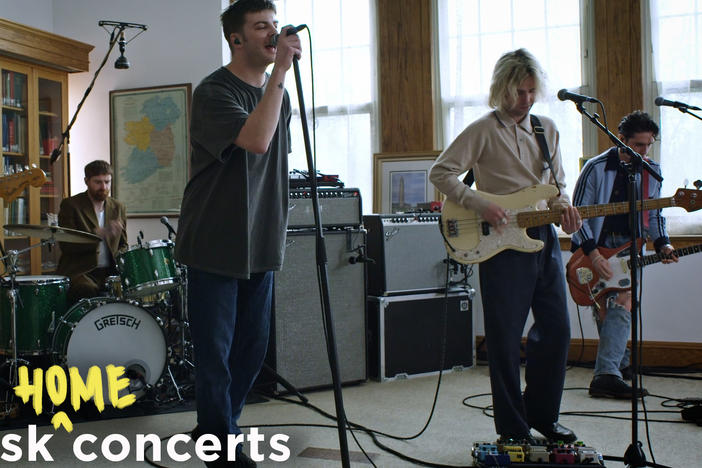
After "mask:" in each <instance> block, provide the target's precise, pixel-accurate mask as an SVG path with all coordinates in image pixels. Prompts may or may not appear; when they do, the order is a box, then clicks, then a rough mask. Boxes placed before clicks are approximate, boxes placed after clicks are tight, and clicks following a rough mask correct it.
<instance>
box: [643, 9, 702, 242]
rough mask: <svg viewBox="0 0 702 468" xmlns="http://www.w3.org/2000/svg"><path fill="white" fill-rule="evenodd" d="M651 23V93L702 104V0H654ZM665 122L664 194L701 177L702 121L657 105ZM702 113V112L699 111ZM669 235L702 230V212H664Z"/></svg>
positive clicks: (662, 123) (661, 149)
mask: <svg viewBox="0 0 702 468" xmlns="http://www.w3.org/2000/svg"><path fill="white" fill-rule="evenodd" d="M649 7H650V15H649V16H650V19H651V21H650V24H649V25H648V26H649V29H648V31H646V34H647V35H648V36H649V37H648V39H649V40H647V41H646V43H648V44H651V47H652V49H653V50H652V60H651V62H650V63H649V64H648V67H647V69H646V70H645V72H646V73H647V77H648V79H647V83H650V86H649V87H648V91H649V95H648V96H646V102H653V100H654V99H655V97H656V96H659V95H660V96H663V97H665V98H666V99H668V100H671V101H682V102H686V103H688V104H691V105H697V106H698V107H702V60H700V59H701V58H702V1H701V0H688V1H677V2H671V1H661V0H650V3H649ZM655 112H656V113H657V114H658V117H659V123H660V127H661V133H660V145H658V146H659V148H658V149H657V154H654V158H655V159H657V160H660V163H661V168H662V171H663V177H664V180H663V188H662V190H661V196H664V197H665V196H672V195H673V194H674V193H675V190H676V189H677V188H679V187H683V186H685V185H687V186H688V188H694V186H693V185H692V183H693V182H694V181H695V180H698V179H702V155H701V154H700V151H699V148H700V147H701V145H702V122H700V121H699V120H698V119H695V118H694V117H693V116H691V115H684V114H683V113H681V112H678V111H677V110H675V109H673V108H671V107H661V108H656V109H655ZM695 114H697V115H698V116H701V117H702V112H699V111H697V112H695ZM664 213H665V216H666V218H667V220H668V231H669V233H670V234H701V233H702V211H697V212H693V213H687V212H685V211H683V210H681V209H667V210H665V211H664Z"/></svg>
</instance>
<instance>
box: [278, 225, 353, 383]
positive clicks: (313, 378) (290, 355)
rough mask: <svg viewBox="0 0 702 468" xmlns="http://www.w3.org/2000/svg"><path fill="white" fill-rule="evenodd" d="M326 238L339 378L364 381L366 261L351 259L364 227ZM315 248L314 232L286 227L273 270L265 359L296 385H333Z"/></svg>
mask: <svg viewBox="0 0 702 468" xmlns="http://www.w3.org/2000/svg"><path fill="white" fill-rule="evenodd" d="M324 239H325V244H326V247H327V273H328V275H327V276H328V278H329V298H330V303H331V313H332V321H333V322H334V334H335V337H336V349H337V357H338V364H339V371H340V376H341V381H342V383H351V382H358V381H363V380H366V333H365V329H366V291H365V282H366V279H365V267H364V263H357V262H355V259H356V257H357V256H358V252H357V251H355V249H356V248H357V247H358V246H360V245H363V244H365V232H364V231H362V230H358V229H355V230H350V229H349V230H343V231H326V232H325V233H324ZM315 251H316V249H315V235H314V232H309V231H301V232H300V231H298V232H288V238H287V247H286V250H285V260H284V263H283V269H282V270H281V271H279V272H276V275H275V285H274V307H273V321H272V329H271V340H272V341H271V344H270V346H269V350H268V354H269V356H268V358H267V363H268V364H269V366H271V367H273V368H274V369H275V370H276V372H277V373H278V374H279V375H280V376H281V377H283V378H284V379H286V380H287V381H288V382H290V383H291V384H292V385H293V386H295V387H297V388H298V389H307V388H314V387H324V386H329V385H331V384H332V378H331V371H330V369H329V359H328V355H327V347H326V341H325V335H324V325H323V317H322V311H321V306H320V302H321V300H320V294H319V283H318V281H317V263H316V258H315ZM351 259H353V260H351ZM352 262H353V263H352ZM278 389H279V390H283V387H282V386H279V387H278Z"/></svg>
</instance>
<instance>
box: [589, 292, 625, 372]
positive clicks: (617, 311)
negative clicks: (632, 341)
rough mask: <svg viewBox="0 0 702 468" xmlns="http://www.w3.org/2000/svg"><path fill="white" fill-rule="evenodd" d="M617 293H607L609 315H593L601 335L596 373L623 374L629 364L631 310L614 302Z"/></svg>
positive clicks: (595, 313)
mask: <svg viewBox="0 0 702 468" xmlns="http://www.w3.org/2000/svg"><path fill="white" fill-rule="evenodd" d="M616 297H617V293H616V292H615V293H610V294H608V295H607V302H606V303H607V315H605V318H604V320H600V318H599V316H598V314H597V312H596V311H594V313H593V315H594V317H595V323H596V324H597V331H598V332H599V335H600V343H599V344H598V346H597V360H596V361H595V375H604V374H610V375H616V376H618V377H621V376H622V372H621V370H622V369H624V368H625V367H626V366H628V365H629V349H628V348H627V347H626V345H627V341H628V339H629V336H630V335H631V312H629V311H628V310H626V309H625V308H624V307H622V306H621V305H619V304H616V303H615V302H614V298H616Z"/></svg>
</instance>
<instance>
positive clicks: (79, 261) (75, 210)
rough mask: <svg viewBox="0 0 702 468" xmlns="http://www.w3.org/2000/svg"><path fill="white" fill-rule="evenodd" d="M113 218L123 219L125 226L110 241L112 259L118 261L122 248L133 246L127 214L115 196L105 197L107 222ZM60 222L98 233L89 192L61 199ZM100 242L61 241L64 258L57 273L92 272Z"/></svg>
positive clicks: (75, 273)
mask: <svg viewBox="0 0 702 468" xmlns="http://www.w3.org/2000/svg"><path fill="white" fill-rule="evenodd" d="M113 220H120V221H121V222H122V225H123V226H124V229H123V230H122V233H121V234H120V236H119V237H118V238H114V239H109V240H108V242H107V247H108V248H109V249H110V254H111V255H112V261H113V262H114V261H115V258H116V256H117V253H118V252H119V250H120V249H122V248H126V247H128V245H129V244H127V213H126V210H125V208H124V205H123V204H122V203H120V202H118V201H117V200H115V199H114V198H111V197H107V200H105V225H107V224H108V223H109V222H110V221H113ZM58 222H59V226H60V227H64V228H69V229H77V230H79V231H85V232H89V233H91V234H97V230H98V228H99V227H100V226H99V224H98V219H97V215H96V214H95V209H94V208H93V202H92V201H91V200H90V197H88V192H87V191H86V192H83V193H79V194H78V195H74V196H72V197H70V198H66V199H64V200H63V201H62V202H61V209H60V210H59V215H58ZM99 245H100V244H99V243H95V244H76V243H72V242H59V247H61V258H60V259H59V264H58V268H57V269H56V273H57V274H59V275H64V276H75V275H80V274H83V273H87V272H89V271H91V270H92V269H94V268H95V267H97V258H98V246H99Z"/></svg>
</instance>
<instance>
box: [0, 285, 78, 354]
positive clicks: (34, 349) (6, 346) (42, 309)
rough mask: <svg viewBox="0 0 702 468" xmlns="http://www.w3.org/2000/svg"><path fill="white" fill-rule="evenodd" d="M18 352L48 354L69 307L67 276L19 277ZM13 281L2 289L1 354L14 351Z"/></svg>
mask: <svg viewBox="0 0 702 468" xmlns="http://www.w3.org/2000/svg"><path fill="white" fill-rule="evenodd" d="M15 281H16V287H17V302H16V308H15V317H16V320H17V353H18V354H22V355H40V354H48V352H50V350H51V336H52V334H53V332H54V326H55V324H56V320H58V319H59V318H60V317H61V316H62V315H63V314H65V313H66V310H67V309H68V304H67V300H66V292H67V291H68V284H69V280H68V278H67V277H65V276H50V275H42V276H18V277H17V278H16V279H15ZM9 291H10V283H9V281H8V282H4V281H3V283H2V288H0V295H2V297H1V298H0V353H5V354H12V322H11V317H12V306H11V303H10V298H9V296H8V292H9Z"/></svg>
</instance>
